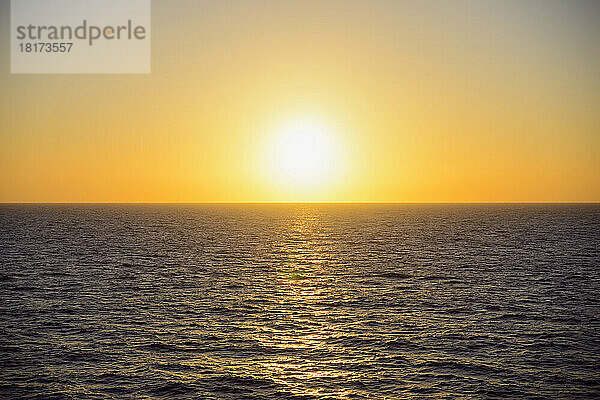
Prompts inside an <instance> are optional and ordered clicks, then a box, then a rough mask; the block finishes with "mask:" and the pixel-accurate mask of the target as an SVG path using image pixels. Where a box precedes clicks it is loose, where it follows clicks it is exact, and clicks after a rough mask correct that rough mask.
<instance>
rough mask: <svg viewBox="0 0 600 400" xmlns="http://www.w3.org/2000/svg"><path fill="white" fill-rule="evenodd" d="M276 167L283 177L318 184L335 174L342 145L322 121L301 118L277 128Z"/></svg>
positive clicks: (307, 183)
mask: <svg viewBox="0 0 600 400" xmlns="http://www.w3.org/2000/svg"><path fill="white" fill-rule="evenodd" d="M275 133H276V137H275V146H274V154H273V156H274V166H273V168H274V170H275V172H276V175H277V177H278V178H279V180H280V181H282V182H284V183H288V184H292V185H302V186H315V185H317V184H323V183H326V182H328V181H330V179H331V178H332V176H333V174H334V172H335V169H336V167H337V162H338V154H337V153H338V151H337V150H338V149H337V147H336V146H335V144H334V137H333V131H332V129H331V128H330V127H329V126H327V124H325V123H324V122H322V121H319V120H316V119H311V118H299V119H294V120H292V121H289V122H287V123H285V124H283V125H282V126H281V127H280V128H279V129H277V130H276V132H275Z"/></svg>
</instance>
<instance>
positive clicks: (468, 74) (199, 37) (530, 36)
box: [0, 0, 600, 202]
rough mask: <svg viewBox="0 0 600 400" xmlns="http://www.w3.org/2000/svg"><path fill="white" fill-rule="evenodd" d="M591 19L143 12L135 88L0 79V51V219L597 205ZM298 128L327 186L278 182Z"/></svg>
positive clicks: (502, 13) (358, 8) (482, 4)
mask: <svg viewBox="0 0 600 400" xmlns="http://www.w3.org/2000/svg"><path fill="white" fill-rule="evenodd" d="M8 3H9V2H8V1H7V0H1V2H0V13H1V20H0V34H1V36H2V37H5V38H6V37H7V36H8V34H9V31H8V29H9V28H8V26H9V8H8ZM599 10H600V7H598V6H597V5H595V4H593V3H592V2H577V3H575V2H554V1H542V0H539V1H531V2H526V4H523V2H517V1H514V2H512V1H508V2H487V1H478V2H475V1H452V2H448V1H444V2H442V1H439V2H438V1H419V2H416V1H415V2H396V1H391V0H390V1H383V0H379V1H351V0H344V1H342V0H339V1H335V0H326V1H323V0H320V1H311V0H308V1H267V0H264V1H241V0H238V1H227V2H224V1H216V0H214V1H213V0H205V1H200V2H198V1H191V0H190V1H180V0H177V1H154V2H153V8H152V13H153V19H152V73H151V74H149V75H11V74H10V72H9V65H8V64H9V58H8V57H9V55H8V54H9V49H8V40H5V41H3V42H2V45H1V47H0V48H1V53H2V56H1V57H0V58H1V61H2V63H1V64H0V88H1V90H0V93H1V94H0V202H12V201H23V202H36V201H56V202H68V201H98V202H105V201H123V202H138V201H148V202H163V201H178V202H202V201H209V202H212V201H305V200H310V201H400V202H404V201H426V202H437V201H442V202H445V201H451V202H460V201H600V185H599V182H600V75H599V74H598V71H600V47H599V46H598V45H597V44H598V42H597V38H599V37H600V24H599V23H598V22H599V18H600V11H599ZM302 121H317V122H315V123H314V125H316V126H317V127H316V128H314V127H313V128H311V129H312V130H313V131H314V130H316V131H319V132H320V133H319V135H322V136H325V137H326V142H327V146H326V147H327V149H328V151H327V152H323V151H321V150H322V149H321V148H320V147H322V145H321V144H320V143H322V141H321V139H317V141H316V142H317V144H316V145H315V147H316V148H315V149H314V152H310V154H307V155H306V156H307V160H309V161H310V160H312V161H313V162H314V159H311V157H313V156H314V154H321V155H322V158H323V160H319V161H318V162H319V163H323V162H324V163H325V164H327V166H328V168H329V167H331V168H330V170H329V169H328V170H327V171H325V169H323V168H321V167H319V168H315V169H311V174H312V175H308V177H304V179H302V180H298V179H295V178H294V174H291V175H290V176H289V179H286V175H285V174H283V175H282V173H281V172H282V171H281V168H283V167H282V164H281V163H279V164H278V162H277V161H273V160H276V159H277V154H280V155H281V154H287V153H285V151H283V153H281V152H282V150H281V148H282V147H281V146H280V147H278V144H277V143H280V138H281V137H282V136H284V137H285V134H286V133H285V132H286V129H288V128H286V126H288V127H289V126H296V125H298V124H301V123H302ZM309 125H310V124H309ZM311 126H312V125H311ZM301 133H302V132H301ZM291 143H292V144H294V146H292V148H297V147H298V146H296V145H295V143H296V142H294V141H293V140H292V141H291ZM311 143H312V142H311ZM285 146H286V144H285V143H284V144H283V148H285ZM288 147H289V146H288ZM300 147H302V146H300ZM286 151H287V150H286ZM320 151H321V152H320ZM315 152H316V153H315ZM300 156H302V153H300ZM286 157H287V156H286ZM292 157H293V155H292ZM284 163H285V160H284ZM325 175H327V176H326V178H327V179H325V178H324V177H325ZM321 178H323V179H321Z"/></svg>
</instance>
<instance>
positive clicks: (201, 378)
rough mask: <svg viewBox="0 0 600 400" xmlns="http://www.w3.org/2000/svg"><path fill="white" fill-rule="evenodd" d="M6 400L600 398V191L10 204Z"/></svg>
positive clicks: (1, 220)
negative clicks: (345, 201)
mask: <svg viewBox="0 0 600 400" xmlns="http://www.w3.org/2000/svg"><path fill="white" fill-rule="evenodd" d="M0 240H1V252H0V397H1V398H27V397H36V396H37V397H39V398H118V399H121V398H136V399H137V398H200V399H244V398H256V399H270V398H273V399H275V398H282V399H283V398H285V399H288V398H289V399H321V398H333V399H361V398H369V399H386V398H389V399H396V398H407V397H408V398H410V397H412V396H414V397H429V398H455V397H459V398H465V397H466V398H553V399H554V398H565V399H572V398H600V206H591V205H579V206H576V205H555V206H548V205H545V206H540V205H526V206H525V205H510V206H507V205H429V206H428V205H220V206H216V205H215V206H198V205H196V206H181V205H178V206H175V205H173V206H168V205H165V206H149V205H129V206H117V205H112V206H101V205H90V206H8V205H5V206H0Z"/></svg>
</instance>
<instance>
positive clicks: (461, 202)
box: [0, 200, 600, 205]
mask: <svg viewBox="0 0 600 400" xmlns="http://www.w3.org/2000/svg"><path fill="white" fill-rule="evenodd" d="M10 204H23V205H26V204H29V205H35V204H40V205H42V204H48V205H52V204H56V205H61V204H64V205H66V204H123V205H127V204H130V205H135V204H139V205H143V204H180V205H200V204H205V205H211V204H213V205H217V204H398V205H400V204H406V205H410V204H432V205H433V204H600V201H598V200H591V201H588V200H566V201H565V200H559V201H554V200H549V201H548V200H525V201H511V200H509V201H362V200H343V201H327V200H308V201H298V200H294V201H261V200H250V201H0V205H10Z"/></svg>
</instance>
